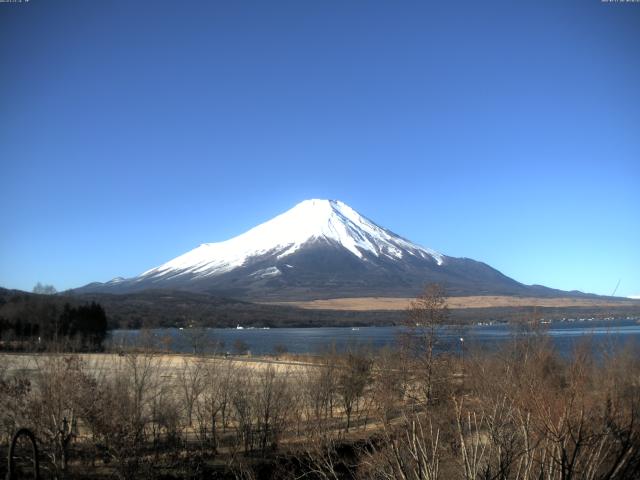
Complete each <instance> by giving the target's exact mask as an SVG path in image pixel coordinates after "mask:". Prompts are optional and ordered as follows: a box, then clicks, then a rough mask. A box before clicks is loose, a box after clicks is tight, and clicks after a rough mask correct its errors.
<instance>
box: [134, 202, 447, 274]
mask: <svg viewBox="0 0 640 480" xmlns="http://www.w3.org/2000/svg"><path fill="white" fill-rule="evenodd" d="M317 240H325V241H329V242H333V243H337V244H339V245H340V246H342V247H343V248H345V249H346V250H347V251H349V252H350V253H352V254H353V255H354V256H356V257H358V258H360V259H365V257H364V254H365V253H368V254H372V255H374V256H376V257H379V256H381V255H382V256H385V257H388V258H391V259H401V258H403V256H405V255H413V256H420V257H422V258H429V257H430V258H432V259H433V260H434V261H435V262H436V263H437V264H438V265H442V263H443V261H444V257H443V256H442V255H441V254H440V253H438V252H436V251H434V250H430V249H428V248H424V247H421V246H419V245H416V244H415V243H412V242H410V241H408V240H406V239H404V238H402V237H400V236H398V235H395V234H394V233H392V232H390V231H389V230H386V229H385V228H382V227H379V226H378V225H376V224H375V223H373V222H372V221H371V220H369V219H367V218H365V217H363V216H362V215H360V214H359V213H358V212H356V211H355V210H354V209H352V208H351V207H350V206H348V205H347V204H345V203H343V202H340V201H336V200H319V199H313V200H305V201H304V202H301V203H299V204H298V205H296V206H295V207H293V208H292V209H290V210H288V211H287V212H285V213H283V214H281V215H278V216H277V217H275V218H273V219H271V220H269V221H267V222H265V223H262V224H260V225H258V226H257V227H254V228H252V229H251V230H249V231H247V232H245V233H243V234H242V235H239V236H237V237H234V238H232V239H230V240H227V241H224V242H218V243H204V244H202V245H200V246H199V247H197V248H195V249H193V250H191V251H190V252H187V253H185V254H184V255H180V256H179V257H176V258H174V259H173V260H171V261H169V262H167V263H165V264H163V265H160V266H159V267H156V268H153V269H151V270H147V271H146V272H144V273H142V274H141V275H140V276H139V277H138V278H137V279H136V280H137V281H141V280H142V279H160V278H169V277H174V276H177V275H186V274H190V275H194V276H196V277H197V278H201V277H208V276H217V275H221V274H223V273H226V272H229V271H231V270H233V269H235V268H237V267H240V266H242V265H244V264H246V262H247V261H248V260H249V259H251V258H252V257H259V256H263V255H266V254H272V255H275V256H276V257H277V258H278V259H282V258H285V257H287V256H289V255H291V254H293V253H295V252H296V251H298V250H299V249H300V248H301V247H302V246H303V245H304V244H306V243H308V242H311V241H317ZM287 266H288V267H290V268H291V266H290V265H287ZM270 269H275V270H270ZM270 269H264V270H265V272H263V273H262V274H267V275H277V274H279V273H281V272H280V270H278V269H277V268H276V267H270ZM267 270H269V272H266V271H267ZM276 270H277V273H275V272H276ZM258 272H261V270H258V271H257V272H254V273H253V274H251V275H254V274H256V275H257V274H258Z"/></svg>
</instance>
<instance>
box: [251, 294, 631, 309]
mask: <svg viewBox="0 0 640 480" xmlns="http://www.w3.org/2000/svg"><path fill="white" fill-rule="evenodd" d="M412 300H413V298H394V297H352V298H331V299H327V300H308V301H294V302H268V303H267V302H261V303H263V304H266V305H287V306H292V307H299V308H304V309H308V310H347V311H359V312H363V311H372V310H378V311H379V310H388V311H397V310H406V309H407V307H408V306H409V304H410V303H411V301H412ZM447 305H448V306H449V308H452V309H458V308H501V307H542V308H554V307H555V308H561V307H600V308H607V307H627V306H628V307H636V306H637V307H639V308H640V300H633V299H620V300H615V299H606V300H602V299H596V298H569V297H563V298H537V297H513V296H497V295H487V296H479V295H476V296H468V297H449V298H447Z"/></svg>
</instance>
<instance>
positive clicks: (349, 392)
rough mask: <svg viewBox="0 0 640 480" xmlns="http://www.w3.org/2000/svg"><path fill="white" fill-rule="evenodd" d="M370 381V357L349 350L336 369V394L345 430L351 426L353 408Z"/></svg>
mask: <svg viewBox="0 0 640 480" xmlns="http://www.w3.org/2000/svg"><path fill="white" fill-rule="evenodd" d="M370 382H371V359H370V358H369V356H368V355H367V354H365V353H363V352H358V351H349V352H347V353H346V354H345V355H344V357H343V358H342V362H341V364H340V368H339V370H338V389H337V390H338V394H339V396H340V400H341V403H342V407H343V409H344V413H345V415H346V417H347V423H346V426H345V430H346V431H347V432H348V431H349V428H350V427H351V417H352V414H353V411H354V409H357V408H358V404H359V401H360V399H361V398H362V396H363V395H364V392H365V388H366V387H367V386H368V385H369V383H370Z"/></svg>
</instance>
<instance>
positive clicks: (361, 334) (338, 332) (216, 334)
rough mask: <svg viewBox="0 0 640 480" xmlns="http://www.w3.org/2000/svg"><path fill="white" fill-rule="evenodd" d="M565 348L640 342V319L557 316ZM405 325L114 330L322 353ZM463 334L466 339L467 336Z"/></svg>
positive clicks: (453, 345) (504, 333) (483, 328)
mask: <svg viewBox="0 0 640 480" xmlns="http://www.w3.org/2000/svg"><path fill="white" fill-rule="evenodd" d="M541 327H542V328H543V329H544V331H545V334H546V335H549V337H550V338H551V340H552V341H553V343H554V344H555V346H556V347H557V348H558V350H559V351H560V352H561V353H562V354H570V353H571V351H572V350H573V349H574V348H575V346H576V345H577V344H578V343H579V342H583V341H585V340H586V341H590V342H591V344H592V345H593V347H594V348H599V347H620V346H624V345H626V344H632V345H635V346H640V323H638V320H637V319H614V320H606V321H602V320H593V321H589V320H584V321H578V320H576V321H573V322H566V321H565V322H559V321H558V322H552V323H550V324H545V325H541ZM403 331H406V330H405V329H404V328H402V327H360V328H351V327H323V328H272V329H258V328H256V329H252V328H245V329H235V328H234V329H231V328H207V329H188V328H186V329H184V330H180V329H175V328H165V329H154V330H151V331H149V332H145V333H142V332H141V331H140V330H113V331H112V332H111V336H110V340H109V341H110V342H111V345H112V346H113V347H114V348H119V347H120V346H132V345H136V344H140V343H142V342H152V343H153V344H155V345H156V346H159V347H160V346H161V347H164V348H168V349H169V350H171V351H173V352H193V351H194V349H195V350H197V351H198V352H207V351H208V352H211V351H214V350H217V351H221V350H222V351H228V352H231V353H234V352H235V351H236V349H237V347H238V346H239V345H238V344H239V343H242V344H244V345H245V346H246V347H247V348H248V349H249V351H250V352H251V353H252V354H255V355H262V354H270V353H273V352H275V351H276V349H278V348H283V349H286V351H288V352H291V353H319V352H322V351H323V350H325V349H327V348H329V347H331V346H332V345H333V346H335V348H336V349H337V350H338V351H344V350H345V349H347V348H350V347H354V346H367V347H371V348H382V347H385V346H393V345H394V344H395V343H396V342H397V340H398V337H399V335H400V334H401V333H402V332H403ZM514 334H515V330H514V327H512V326H510V325H507V324H496V325H474V326H472V327H468V328H466V329H464V330H462V329H460V328H459V327H443V328H441V329H439V334H438V338H439V343H438V348H439V349H440V350H441V351H452V352H459V351H461V347H462V345H464V348H465V349H469V348H487V349H492V348H496V347H497V346H499V345H500V344H503V343H504V342H505V341H509V340H510V339H512V338H514ZM461 339H464V340H463V341H461Z"/></svg>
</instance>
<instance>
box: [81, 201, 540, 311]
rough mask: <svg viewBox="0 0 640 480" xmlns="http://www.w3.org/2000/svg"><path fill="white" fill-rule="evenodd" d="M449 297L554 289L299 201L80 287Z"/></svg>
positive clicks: (342, 211) (322, 204) (271, 295)
mask: <svg viewBox="0 0 640 480" xmlns="http://www.w3.org/2000/svg"><path fill="white" fill-rule="evenodd" d="M434 281H435V282H440V283H443V284H444V285H445V286H446V288H447V290H448V292H449V293H450V294H452V295H465V294H474V295H480V294H532V292H531V289H542V290H544V291H537V292H535V293H536V294H537V295H540V294H543V295H544V294H547V295H549V294H550V293H549V292H553V291H552V290H549V289H545V288H544V287H527V286H525V285H522V284H520V283H518V282H516V281H515V280H512V279H510V278H508V277H506V276H504V275H502V274H501V273H500V272H498V271H497V270H495V269H493V268H491V267H489V266H488V265H485V264H483V263H480V262H476V261H474V260H470V259H461V258H454V257H448V256H445V255H442V254H440V253H438V252H436V251H434V250H431V249H429V248H425V247H422V246H420V245H417V244H415V243H413V242H410V241H409V240H406V239H404V238H402V237H400V236H398V235H396V234H394V233H393V232H391V231H389V230H387V229H385V228H383V227H380V226H378V225H376V224H375V223H374V222H372V221H371V220H369V219H367V218H366V217H364V216H362V215H360V214H359V213H358V212H356V211H355V210H354V209H352V208H351V207H349V206H348V205H346V204H344V203H343V202H340V201H335V200H317V199H315V200H305V201H304V202H301V203H299V204H298V205H296V206H295V207H293V208H292V209H291V210H288V211H287V212H285V213H283V214H281V215H278V216H277V217H275V218H273V219H271V220H269V221H267V222H265V223H263V224H261V225H258V226H257V227H255V228H252V229H251V230H249V231H247V232H245V233H243V234H241V235H239V236H237V237H234V238H232V239H230V240H227V241H224V242H219V243H204V244H202V245H200V246H199V247H197V248H194V249H193V250H191V251H189V252H187V253H185V254H183V255H180V256H179V257H176V258H174V259H173V260H170V261H168V262H166V263H164V264H162V265H160V266H158V267H155V268H152V269H150V270H147V271H146V272H143V273H142V274H140V275H139V276H137V277H134V278H130V279H121V278H118V279H115V280H112V281H110V282H107V283H93V284H89V285H87V286H86V287H83V288H82V289H79V290H81V291H92V292H113V293H125V292H131V291H139V290H144V289H149V288H156V289H158V288H162V289H182V290H190V291H199V292H211V293H216V294H221V295H228V296H236V297H243V298H250V299H254V300H260V299H311V298H336V297H353V296H373V295H375V296H413V295H415V294H416V293H417V292H418V291H419V290H420V288H421V287H422V286H423V285H424V284H425V283H428V282H434Z"/></svg>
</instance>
